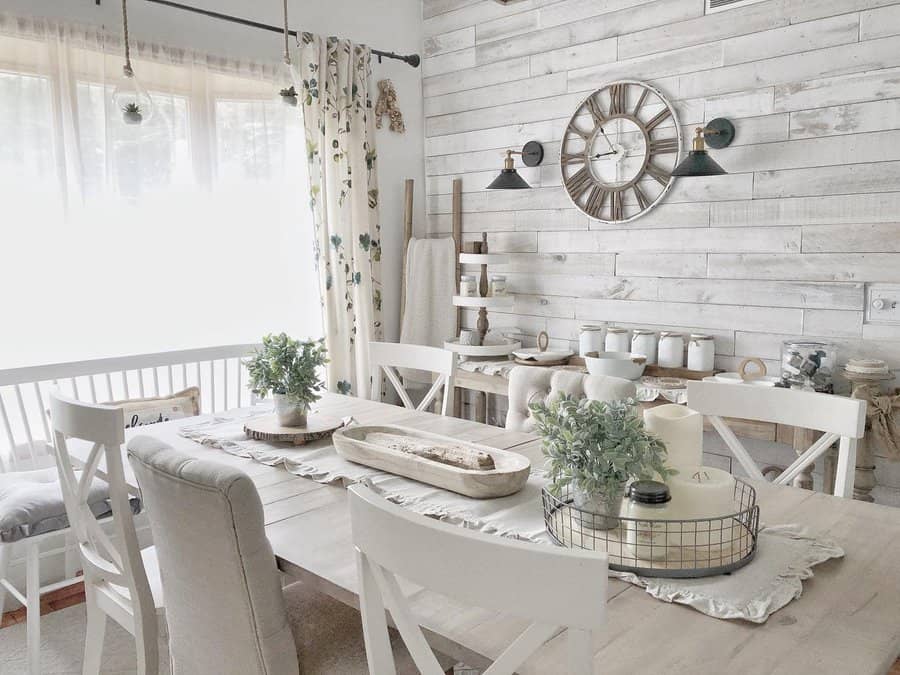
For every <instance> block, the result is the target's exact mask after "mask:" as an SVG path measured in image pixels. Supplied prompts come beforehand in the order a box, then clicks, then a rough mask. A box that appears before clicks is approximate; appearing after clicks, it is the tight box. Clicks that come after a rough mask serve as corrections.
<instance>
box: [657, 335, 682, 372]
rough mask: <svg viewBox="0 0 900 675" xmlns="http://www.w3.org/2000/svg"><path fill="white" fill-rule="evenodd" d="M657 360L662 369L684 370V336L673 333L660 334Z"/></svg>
mask: <svg viewBox="0 0 900 675" xmlns="http://www.w3.org/2000/svg"><path fill="white" fill-rule="evenodd" d="M656 360H657V363H659V367H660V368H683V367H684V335H682V334H681V333H673V332H671V331H664V332H662V333H660V334H659V348H658V351H657V357H656Z"/></svg>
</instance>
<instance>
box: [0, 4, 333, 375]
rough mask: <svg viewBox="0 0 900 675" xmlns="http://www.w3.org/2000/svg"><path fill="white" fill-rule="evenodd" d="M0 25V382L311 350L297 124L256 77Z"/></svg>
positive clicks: (151, 50)
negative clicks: (52, 371) (236, 348)
mask: <svg viewBox="0 0 900 675" xmlns="http://www.w3.org/2000/svg"><path fill="white" fill-rule="evenodd" d="M132 47H133V48H132V56H133V61H134V68H135V72H136V73H137V75H138V77H139V78H140V79H141V81H142V82H143V84H144V85H145V86H146V88H147V89H148V90H149V91H150V93H151V95H152V97H153V101H154V114H153V116H152V118H151V119H150V120H149V121H145V122H144V123H143V124H141V125H126V124H125V123H124V120H123V117H122V113H121V111H120V110H118V109H116V108H115V107H114V106H113V105H112V104H111V94H112V91H113V88H114V87H115V85H116V82H117V80H118V78H119V76H120V75H121V70H122V64H123V58H122V48H121V44H120V42H119V40H118V38H116V37H113V36H109V35H105V34H103V33H100V32H97V31H95V30H94V29H90V28H84V27H78V26H71V25H60V24H56V23H53V22H48V21H45V20H30V19H22V18H15V17H9V16H3V15H0V134H2V141H0V297H3V316H4V321H3V322H2V324H3V330H2V331H0V368H3V367H10V366H16V365H26V364H33V363H45V362H52V361H57V360H70V359H81V358H91V357H99V356H112V355H118V354H129V353H140V352H146V351H165V350H168V349H179V348H189V347H200V346H207V345H214V344H225V343H230V342H251V341H255V340H257V339H258V338H259V337H260V336H261V335H262V334H263V333H264V332H272V331H281V330H285V331H287V332H290V333H293V334H295V335H300V336H306V335H311V336H319V335H321V313H320V301H319V293H318V281H317V278H316V273H315V268H314V258H313V241H314V239H313V234H312V223H311V215H310V211H309V206H308V202H309V198H308V192H307V190H305V189H302V188H301V186H304V185H306V184H307V178H306V166H305V165H306V162H305V149H304V132H303V125H302V120H301V116H300V111H299V110H298V109H297V108H295V107H290V106H286V105H285V104H284V103H282V102H281V100H280V97H278V95H277V89H278V87H277V84H276V83H275V80H274V74H275V71H274V69H273V68H270V67H267V66H263V65H255V64H248V63H237V62H230V61H227V60H223V59H219V58H215V57H212V56H208V55H202V54H196V53H191V52H187V51H184V50H177V49H170V48H165V47H161V46H158V45H148V44H137V45H133V46H132Z"/></svg>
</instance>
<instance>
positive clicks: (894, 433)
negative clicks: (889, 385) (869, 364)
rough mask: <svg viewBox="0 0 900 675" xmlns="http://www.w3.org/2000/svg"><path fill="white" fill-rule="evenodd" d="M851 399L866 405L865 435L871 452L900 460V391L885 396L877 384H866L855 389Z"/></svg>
mask: <svg viewBox="0 0 900 675" xmlns="http://www.w3.org/2000/svg"><path fill="white" fill-rule="evenodd" d="M852 397H853V398H857V399H862V400H864V401H866V403H867V406H866V435H867V436H868V437H869V438H870V439H871V440H872V444H873V445H874V448H873V450H875V451H876V452H877V451H881V453H883V454H884V456H885V457H887V458H888V459H893V460H900V419H898V413H900V390H895V391H894V393H892V394H885V393H882V392H881V390H880V388H879V386H878V385H877V384H867V385H861V386H858V387H856V388H855V389H854V391H853V395H852Z"/></svg>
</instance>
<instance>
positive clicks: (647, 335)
mask: <svg viewBox="0 0 900 675" xmlns="http://www.w3.org/2000/svg"><path fill="white" fill-rule="evenodd" d="M631 353H632V354H640V355H641V356H645V357H646V358H647V365H648V366H652V365H655V364H656V333H654V332H653V331H652V330H647V329H646V328H635V329H634V331H633V332H632V333H631Z"/></svg>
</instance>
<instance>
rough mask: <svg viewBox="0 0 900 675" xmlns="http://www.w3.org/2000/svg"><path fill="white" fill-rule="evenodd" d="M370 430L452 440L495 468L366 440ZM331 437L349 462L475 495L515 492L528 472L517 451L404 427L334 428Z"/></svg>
mask: <svg viewBox="0 0 900 675" xmlns="http://www.w3.org/2000/svg"><path fill="white" fill-rule="evenodd" d="M372 433H386V434H397V435H402V436H407V437H409V438H411V439H415V440H418V441H427V442H430V443H434V444H435V445H439V444H451V445H454V446H463V447H467V448H470V449H472V450H475V451H481V452H485V453H487V454H489V455H490V456H491V458H492V459H493V460H494V466H495V468H494V469H493V470H490V471H484V470H476V469H461V468H459V467H456V466H451V465H449V464H442V463H441V462H437V461H434V460H431V459H425V458H424V457H419V456H417V455H413V454H410V453H407V452H403V451H401V450H395V449H393V448H390V447H387V446H385V445H377V444H375V443H369V442H367V441H366V436H367V435H368V434H372ZM332 441H333V442H334V448H335V450H337V453H338V454H339V455H340V456H341V457H344V458H345V459H348V460H350V461H351V462H356V463H357V464H364V465H365V466H371V467H373V468H375V469H380V470H382V471H386V472H388V473H393V474H396V475H398V476H404V477H405V478H412V479H413V480H417V481H419V482H421V483H427V484H428V485H434V486H435V487H439V488H443V489H445V490H450V491H452V492H458V493H459V494H461V495H465V496H466V497H473V498H475V499H492V498H496V497H506V496H507V495H511V494H515V493H516V492H518V491H519V490H521V489H522V488H523V487H525V483H526V481H527V480H528V475H529V474H530V473H531V462H530V461H529V460H528V458H527V457H524V456H523V455H520V454H518V453H515V452H509V451H507V450H498V449H497V448H490V447H487V446H485V445H478V444H475V443H467V442H466V441H459V440H457V439H455V438H449V437H447V436H440V435H438V434H431V433H428V432H427V431H419V430H418V429H409V428H407V427H397V426H367V425H361V426H353V427H348V428H345V429H340V430H338V431H336V432H334V436H333V437H332Z"/></svg>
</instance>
